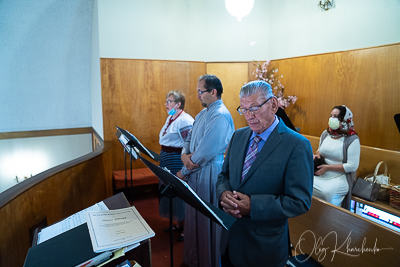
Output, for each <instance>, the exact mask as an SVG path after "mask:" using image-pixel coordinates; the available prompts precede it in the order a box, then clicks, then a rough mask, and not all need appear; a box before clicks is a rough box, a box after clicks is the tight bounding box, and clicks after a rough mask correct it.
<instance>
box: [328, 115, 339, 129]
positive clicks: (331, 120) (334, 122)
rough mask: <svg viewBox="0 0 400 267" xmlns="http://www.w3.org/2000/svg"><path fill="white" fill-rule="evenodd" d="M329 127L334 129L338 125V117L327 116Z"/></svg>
mask: <svg viewBox="0 0 400 267" xmlns="http://www.w3.org/2000/svg"><path fill="white" fill-rule="evenodd" d="M328 125H329V127H331V129H332V130H336V129H337V128H339V126H340V121H339V119H338V118H332V117H330V118H329V122H328Z"/></svg>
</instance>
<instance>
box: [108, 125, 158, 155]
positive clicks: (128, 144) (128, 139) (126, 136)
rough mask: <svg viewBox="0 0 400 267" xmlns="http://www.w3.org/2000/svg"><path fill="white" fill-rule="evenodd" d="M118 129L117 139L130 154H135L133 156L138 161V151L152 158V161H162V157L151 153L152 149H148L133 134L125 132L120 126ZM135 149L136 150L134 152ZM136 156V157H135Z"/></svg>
mask: <svg viewBox="0 0 400 267" xmlns="http://www.w3.org/2000/svg"><path fill="white" fill-rule="evenodd" d="M116 127H117V130H118V131H117V133H116V134H117V137H118V139H119V140H120V142H121V144H122V145H123V146H124V148H125V149H126V150H127V152H128V153H134V154H133V155H132V156H134V157H135V159H137V156H136V155H138V154H139V153H138V151H140V152H142V153H143V154H145V155H146V156H148V157H150V158H151V159H152V160H155V161H160V159H161V156H160V155H158V154H157V153H155V152H154V151H151V150H150V149H148V148H146V147H145V146H144V145H143V144H142V143H141V142H140V141H139V140H138V139H137V138H136V137H135V136H134V135H133V134H131V133H130V132H129V131H127V130H124V129H122V128H120V127H118V126H116ZM133 149H134V150H133ZM135 154H136V155H135Z"/></svg>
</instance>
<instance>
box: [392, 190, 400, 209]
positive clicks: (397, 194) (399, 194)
mask: <svg viewBox="0 0 400 267" xmlns="http://www.w3.org/2000/svg"><path fill="white" fill-rule="evenodd" d="M390 206H391V207H393V208H396V209H399V210H400V188H398V187H395V186H393V185H392V186H390Z"/></svg>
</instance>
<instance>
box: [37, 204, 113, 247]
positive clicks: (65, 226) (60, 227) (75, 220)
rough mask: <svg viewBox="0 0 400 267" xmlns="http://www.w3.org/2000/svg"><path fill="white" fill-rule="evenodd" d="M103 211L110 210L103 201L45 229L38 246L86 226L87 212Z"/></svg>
mask: <svg viewBox="0 0 400 267" xmlns="http://www.w3.org/2000/svg"><path fill="white" fill-rule="evenodd" d="M101 210H108V207H107V206H106V204H104V202H103V201H101V202H99V203H97V204H94V205H93V206H91V207H89V208H86V209H84V210H81V211H79V212H77V213H75V214H73V215H71V216H69V217H68V218H66V219H64V220H62V221H60V222H58V223H55V224H52V225H50V226H48V227H46V228H43V229H42V230H41V231H40V232H39V233H38V240H37V244H40V243H42V242H44V241H46V240H48V239H50V238H53V237H55V236H56V235H59V234H62V233H64V232H66V231H68V230H70V229H72V228H74V227H77V226H79V225H81V224H84V223H85V222H86V211H101Z"/></svg>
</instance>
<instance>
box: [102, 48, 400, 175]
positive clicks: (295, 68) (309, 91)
mask: <svg viewBox="0 0 400 267" xmlns="http://www.w3.org/2000/svg"><path fill="white" fill-rule="evenodd" d="M260 61H262V60H260ZM272 66H275V67H277V68H278V69H279V73H280V74H281V75H283V78H282V79H281V81H282V84H284V85H285V88H286V91H285V94H287V95H293V94H294V95H296V96H298V98H299V99H298V101H297V103H296V104H295V105H294V106H290V107H288V108H287V109H286V112H287V114H288V115H289V117H290V119H291V120H292V122H293V124H294V125H295V126H296V127H300V128H301V130H300V133H302V134H306V135H312V136H320V134H321V133H322V131H323V130H324V129H325V128H326V127H327V122H328V118H329V115H330V112H331V109H332V107H333V106H335V105H342V104H345V105H347V106H348V107H349V108H350V109H351V110H352V112H353V114H354V122H355V129H356V131H357V132H358V134H359V136H360V139H361V144H362V145H366V146H371V147H378V148H383V149H389V150H397V151H399V150H400V133H399V131H398V129H397V127H396V125H395V122H394V119H393V116H394V114H396V113H399V112H400V90H399V89H400V44H394V45H387V46H382V47H375V48H368V49H360V50H352V51H345V52H336V53H329V54H322V55H313V56H305V57H298V58H290V59H282V60H275V61H272V62H271V67H272ZM254 69H255V66H254V64H253V62H237V63H232V62H230V63H204V62H178V61H156V60H135V59H131V60H130V59H101V79H102V95H103V117H104V131H105V133H104V137H105V140H112V143H113V148H112V149H113V152H112V153H113V158H114V161H115V164H114V169H123V168H124V163H123V150H122V146H121V145H120V143H119V141H118V140H117V138H116V136H115V132H116V129H115V125H117V126H119V127H122V128H125V129H127V130H129V131H130V132H131V133H133V134H134V135H135V136H136V137H137V138H138V139H139V140H140V141H141V142H142V143H143V144H144V145H145V146H147V147H148V148H150V149H152V150H154V151H155V152H159V149H160V148H159V144H158V133H159V131H160V129H161V127H162V125H163V124H164V122H165V119H166V117H167V114H166V112H165V107H164V101H165V94H166V93H167V92H168V91H170V90H174V89H179V90H182V91H184V92H185V93H186V99H187V103H186V108H185V110H186V111H187V112H188V113H189V114H191V115H192V116H193V117H195V116H196V115H197V113H198V112H199V111H200V110H201V109H202V107H201V105H200V103H199V101H198V99H197V95H196V84H197V77H198V76H200V75H202V74H204V73H209V74H215V75H217V76H218V77H220V78H221V80H222V83H223V86H224V93H223V95H222V99H223V100H224V103H225V104H226V106H227V107H228V109H229V110H230V112H231V114H232V117H233V119H234V122H235V127H236V129H237V128H240V127H244V126H246V121H245V120H244V118H243V117H242V116H240V115H238V114H237V112H236V108H237V107H238V105H239V91H240V88H241V87H242V86H243V84H244V83H246V82H248V81H250V80H254V75H253V71H254ZM128 166H129V165H128ZM137 167H144V165H141V163H139V162H135V163H134V168H137Z"/></svg>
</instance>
